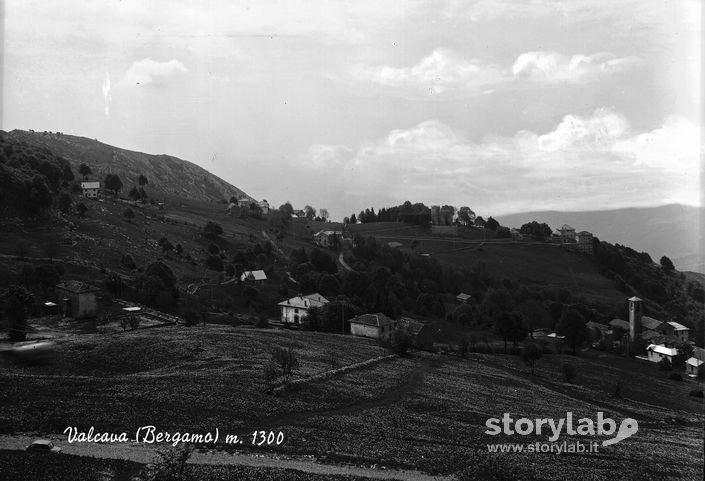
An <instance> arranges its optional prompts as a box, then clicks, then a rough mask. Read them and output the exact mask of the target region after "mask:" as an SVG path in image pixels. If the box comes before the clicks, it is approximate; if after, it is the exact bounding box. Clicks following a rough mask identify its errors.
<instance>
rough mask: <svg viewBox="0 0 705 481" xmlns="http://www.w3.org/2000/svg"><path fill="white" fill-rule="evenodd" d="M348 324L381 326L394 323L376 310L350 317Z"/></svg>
mask: <svg viewBox="0 0 705 481" xmlns="http://www.w3.org/2000/svg"><path fill="white" fill-rule="evenodd" d="M350 324H362V325H364V326H373V327H383V326H391V325H392V324H394V321H392V320H391V319H390V318H388V317H387V316H385V315H384V314H382V313H381V312H378V313H377V314H361V315H359V316H357V317H353V318H352V319H350Z"/></svg>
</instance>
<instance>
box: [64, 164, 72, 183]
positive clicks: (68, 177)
mask: <svg viewBox="0 0 705 481" xmlns="http://www.w3.org/2000/svg"><path fill="white" fill-rule="evenodd" d="M61 176H62V177H63V179H64V182H65V183H68V182H71V181H72V180H73V179H75V177H74V176H73V171H72V170H71V166H70V165H69V164H66V165H64V171H63V173H62V174H61ZM64 185H66V184H64Z"/></svg>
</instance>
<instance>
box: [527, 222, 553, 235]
mask: <svg viewBox="0 0 705 481" xmlns="http://www.w3.org/2000/svg"><path fill="white" fill-rule="evenodd" d="M519 232H521V233H522V234H524V235H525V236H529V237H533V238H534V239H536V240H543V239H545V238H547V237H549V238H550V237H551V234H552V233H553V230H552V229H551V227H550V226H549V225H548V224H546V223H541V224H539V223H538V222H536V221H532V222H528V223H526V224H524V225H522V226H521V229H519Z"/></svg>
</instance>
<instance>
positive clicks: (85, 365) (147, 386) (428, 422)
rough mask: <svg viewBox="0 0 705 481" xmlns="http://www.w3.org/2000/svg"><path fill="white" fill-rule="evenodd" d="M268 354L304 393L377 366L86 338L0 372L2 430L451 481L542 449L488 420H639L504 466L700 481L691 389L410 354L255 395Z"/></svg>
mask: <svg viewBox="0 0 705 481" xmlns="http://www.w3.org/2000/svg"><path fill="white" fill-rule="evenodd" d="M275 345H280V346H286V347H291V348H293V349H295V350H296V352H297V353H298V355H299V357H300V359H301V369H300V370H299V372H298V373H297V376H299V377H300V376H308V375H313V374H316V373H320V372H323V371H325V370H328V369H331V368H332V367H333V366H334V365H335V366H343V365H347V364H352V363H355V362H359V361H362V360H365V359H371V358H374V357H378V356H380V355H382V354H384V352H383V350H382V349H381V348H380V347H378V346H376V345H375V344H374V343H371V342H367V341H360V340H356V339H352V338H350V337H343V336H337V335H326V334H318V333H308V332H296V331H282V330H256V329H249V328H233V327H212V326H210V327H207V328H201V327H198V328H190V329H189V328H163V329H156V330H151V331H143V332H139V331H137V332H128V333H125V334H119V335H111V336H100V335H85V336H81V337H78V338H76V339H73V340H69V341H67V342H64V343H62V344H61V345H60V346H59V348H58V350H57V352H56V354H55V356H54V357H53V359H52V360H51V362H50V363H48V364H45V365H30V366H28V365H20V364H16V363H15V362H13V361H11V360H8V359H2V360H1V361H0V362H1V364H0V369H1V374H0V405H2V406H3V409H2V410H1V411H0V429H1V430H2V432H3V433H6V434H7V433H15V432H25V433H26V432H36V433H37V434H40V433H47V434H50V433H60V432H62V431H63V430H64V429H65V428H66V427H67V426H78V427H79V428H80V429H88V428H89V427H90V426H91V425H93V426H95V428H96V430H102V431H108V432H123V431H126V432H132V431H133V430H134V429H135V428H136V427H138V426H142V425H146V424H154V425H157V426H158V427H159V429H161V430H167V431H169V430H171V431H175V430H180V431H182V432H183V431H189V432H204V431H208V430H212V429H213V428H214V427H219V429H221V431H223V432H230V433H236V434H248V433H250V432H251V431H253V430H255V429H266V430H269V429H273V430H277V431H280V430H281V431H283V432H284V433H285V434H286V442H285V443H284V444H282V445H281V446H279V447H277V448H270V449H271V450H274V451H277V452H282V453H287V454H292V455H313V456H315V457H317V458H318V459H319V460H320V461H322V462H348V463H352V464H379V465H385V466H388V467H398V468H405V469H419V470H423V471H426V472H430V473H443V474H450V473H453V472H457V471H458V470H460V469H462V468H463V467H464V466H466V465H467V464H468V463H469V462H471V460H472V459H473V458H474V457H475V456H477V455H478V454H480V453H482V452H483V451H484V452H486V450H487V447H486V445H487V444H489V443H502V442H515V443H516V442H521V443H528V442H532V441H534V440H544V441H545V439H542V438H540V437H532V436H528V437H520V439H516V438H517V437H516V436H515V437H511V436H505V435H499V436H489V435H487V434H485V433H484V431H485V430H486V426H485V421H486V420H487V419H488V418H490V417H501V416H502V414H503V413H505V412H507V413H511V414H512V415H513V416H514V417H515V418H518V417H528V418H531V419H534V418H564V417H565V416H566V413H567V412H568V411H571V412H573V413H574V415H575V416H576V417H583V416H584V417H589V418H591V419H596V414H597V412H598V411H603V412H604V413H605V415H606V416H611V417H613V418H614V419H615V420H617V422H619V421H621V420H622V419H624V418H626V417H632V418H634V419H636V420H637V421H638V422H639V432H638V433H637V434H636V435H634V436H632V437H631V438H629V439H626V440H624V441H622V442H620V443H619V444H616V445H613V446H609V447H604V448H602V450H601V451H600V452H599V453H594V454H581V455H578V454H574V455H569V454H564V455H556V454H531V455H528V454H508V453H507V454H502V455H501V456H506V457H507V458H508V459H511V460H512V461H511V462H512V463H514V464H517V465H520V466H521V467H522V469H523V470H525V471H526V472H529V473H533V474H532V475H533V476H534V477H535V479H547V480H548V479H555V480H559V479H596V480H597V479H613V475H614V473H615V472H619V473H623V472H628V471H632V472H649V473H652V474H653V475H654V478H652V479H701V476H702V469H703V444H702V443H703V434H702V433H703V405H702V400H697V398H694V397H692V396H689V395H688V392H689V391H690V390H692V389H694V388H695V387H696V383H694V382H692V381H684V382H675V381H671V380H668V379H667V378H666V376H665V375H664V374H663V373H662V372H660V371H658V370H657V369H656V368H655V367H654V366H653V365H651V364H648V363H645V362H640V361H637V360H632V359H627V358H620V357H617V356H612V355H605V354H601V355H599V356H598V355H592V356H590V357H586V356H583V357H575V356H562V355H547V356H545V357H544V358H543V359H542V360H541V361H539V363H538V364H537V367H536V375H535V376H531V374H530V373H529V371H528V370H527V368H526V367H525V366H523V365H522V364H521V363H520V362H519V359H518V358H517V357H513V356H503V355H480V354H472V355H471V357H470V359H460V358H457V357H455V356H440V355H435V354H427V353H414V354H413V355H412V356H410V357H408V358H398V359H396V360H391V361H385V362H382V363H379V364H376V365H374V366H372V367H369V368H365V369H360V370H356V371H352V372H350V373H348V374H345V375H340V376H334V377H331V378H328V379H326V380H324V381H316V382H312V383H307V384H304V385H302V386H300V387H299V388H297V389H296V390H295V391H290V392H284V393H281V394H279V395H271V394H264V393H263V392H262V391H263V388H264V379H263V376H262V369H263V366H264V364H265V363H266V362H267V361H268V359H269V353H270V350H271V348H272V347H273V346H275ZM333 360H334V361H333ZM564 363H571V364H573V365H574V366H575V368H576V369H577V372H578V378H577V381H576V383H575V384H568V383H565V382H563V380H562V378H561V366H562V365H563V364H564ZM618 384H619V385H620V389H619V391H620V392H619V395H618V396H615V392H616V390H615V387H616V386H617V385H618ZM576 438H581V437H580V436H577V437H572V438H561V441H563V440H575V439H576ZM252 449H254V448H252ZM261 449H262V448H257V450H258V451H259V450H261ZM645 470H646V471H645ZM275 479H278V478H275Z"/></svg>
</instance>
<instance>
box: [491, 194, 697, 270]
mask: <svg viewBox="0 0 705 481" xmlns="http://www.w3.org/2000/svg"><path fill="white" fill-rule="evenodd" d="M496 219H497V221H499V223H500V224H502V225H505V226H508V227H521V226H522V224H525V223H527V222H531V221H533V220H535V221H537V222H545V223H546V224H548V225H549V226H551V228H552V229H553V230H556V228H557V227H560V226H562V225H563V224H568V225H570V226H571V227H574V228H575V230H576V232H579V231H582V230H586V231H588V232H592V234H593V235H596V236H597V237H599V238H600V240H604V241H607V242H610V243H612V244H622V245H625V246H629V247H631V248H632V249H635V250H637V251H640V252H648V253H649V255H650V256H651V258H652V259H653V260H654V262H658V261H659V259H661V256H664V255H666V256H668V257H669V258H670V259H671V260H672V261H673V263H674V264H675V265H676V268H677V269H678V270H680V271H693V272H702V273H705V242H704V241H703V233H705V232H704V231H703V229H705V208H702V207H691V206H686V205H679V204H672V205H664V206H659V207H633V208H626V209H615V210H606V211H587V212H558V211H545V212H527V213H520V214H511V215H505V216H498V217H496Z"/></svg>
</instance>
